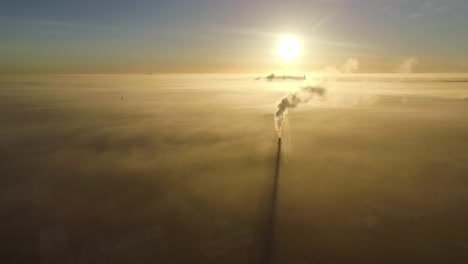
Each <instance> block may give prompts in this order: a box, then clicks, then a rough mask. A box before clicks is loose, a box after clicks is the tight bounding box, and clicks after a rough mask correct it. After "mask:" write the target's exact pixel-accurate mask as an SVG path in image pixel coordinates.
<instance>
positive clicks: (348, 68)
mask: <svg viewBox="0 0 468 264" xmlns="http://www.w3.org/2000/svg"><path fill="white" fill-rule="evenodd" d="M358 69H359V61H358V60H357V59H355V58H349V59H348V60H347V61H346V62H345V63H344V64H343V65H342V66H341V72H342V73H353V72H355V71H357V70H358Z"/></svg>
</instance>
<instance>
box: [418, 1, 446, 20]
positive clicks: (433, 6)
mask: <svg viewBox="0 0 468 264" xmlns="http://www.w3.org/2000/svg"><path fill="white" fill-rule="evenodd" d="M449 10H450V9H449V7H448V6H447V5H442V4H440V3H435V2H434V1H432V0H427V1H425V2H424V3H423V4H422V5H421V6H420V7H419V8H418V9H417V10H416V11H414V12H413V13H411V14H410V15H409V17H410V18H420V17H423V16H427V15H440V14H444V13H447V12H448V11H449Z"/></svg>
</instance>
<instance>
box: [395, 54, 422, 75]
mask: <svg viewBox="0 0 468 264" xmlns="http://www.w3.org/2000/svg"><path fill="white" fill-rule="evenodd" d="M418 63H419V61H418V58H416V57H408V58H406V59H405V60H404V61H403V62H402V63H401V64H400V65H399V66H398V67H397V68H396V69H395V72H396V73H412V72H413V70H414V67H415V66H416V65H417V64H418Z"/></svg>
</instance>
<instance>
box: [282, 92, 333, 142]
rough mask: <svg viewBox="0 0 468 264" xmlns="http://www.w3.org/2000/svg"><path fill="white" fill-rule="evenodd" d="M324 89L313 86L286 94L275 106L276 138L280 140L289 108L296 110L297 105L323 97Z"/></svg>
mask: <svg viewBox="0 0 468 264" xmlns="http://www.w3.org/2000/svg"><path fill="white" fill-rule="evenodd" d="M325 92H326V90H325V88H323V87H315V86H310V85H309V86H305V87H301V88H300V89H299V90H297V91H295V92H289V93H288V94H286V95H285V96H284V97H283V98H281V100H280V101H279V103H278V105H277V109H276V112H275V118H274V120H275V129H276V132H277V133H278V137H279V138H281V132H282V129H283V121H284V118H285V117H286V113H287V112H288V109H289V108H296V107H297V106H298V105H300V104H303V103H307V102H309V101H310V100H311V99H312V98H314V97H323V96H324V95H325Z"/></svg>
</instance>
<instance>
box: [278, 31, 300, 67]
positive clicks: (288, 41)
mask: <svg viewBox="0 0 468 264" xmlns="http://www.w3.org/2000/svg"><path fill="white" fill-rule="evenodd" d="M300 53H301V44H300V42H299V40H298V39H297V38H296V37H293V36H284V37H283V38H282V39H281V42H280V44H279V46H278V54H279V55H280V57H281V58H282V59H283V60H284V61H286V62H289V61H292V60H293V59H295V58H296V57H297V56H299V54H300Z"/></svg>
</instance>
